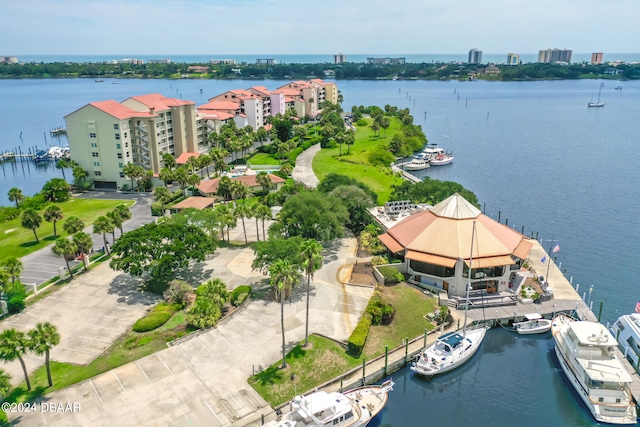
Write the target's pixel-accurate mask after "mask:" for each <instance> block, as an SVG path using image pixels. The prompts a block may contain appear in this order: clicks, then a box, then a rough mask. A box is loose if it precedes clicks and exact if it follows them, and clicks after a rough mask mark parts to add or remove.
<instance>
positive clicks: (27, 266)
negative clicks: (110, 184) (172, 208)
mask: <svg viewBox="0 0 640 427" xmlns="http://www.w3.org/2000/svg"><path fill="white" fill-rule="evenodd" d="M79 197H80V198H95V199H115V200H122V201H125V200H134V201H135V202H136V203H135V204H134V205H133V206H131V208H130V210H131V219H130V220H129V221H126V222H125V223H124V224H123V227H122V228H123V229H124V232H125V233H126V232H127V231H131V230H134V229H136V228H138V227H140V226H141V225H144V224H146V223H148V222H151V221H153V217H152V216H151V203H152V202H153V196H152V195H151V194H148V193H147V194H144V193H143V194H137V193H129V194H127V193H117V192H100V191H91V192H88V193H84V194H82V195H81V196H79ZM58 228H60V226H59V227H58ZM84 231H85V233H89V235H90V236H91V238H92V239H93V248H94V250H100V249H101V248H102V247H103V246H104V242H103V240H102V235H101V234H93V226H89V227H87V228H85V229H84ZM119 233H120V232H119V231H118V230H116V236H119ZM116 238H117V237H116ZM108 240H109V241H111V238H110V236H108ZM111 243H113V242H111ZM21 261H22V265H23V270H22V274H21V275H20V281H21V282H22V283H35V284H38V285H39V284H41V283H44V282H46V281H47V280H49V279H51V278H52V277H55V276H57V275H58V274H59V272H60V268H64V269H65V270H66V263H65V261H64V259H63V258H62V257H61V256H58V255H56V254H54V253H53V251H52V250H51V246H48V247H46V248H42V249H40V250H38V251H36V252H33V253H31V254H29V255H26V256H24V257H22V258H21ZM77 263H78V262H77V261H73V262H72V263H71V264H72V265H76V264H77Z"/></svg>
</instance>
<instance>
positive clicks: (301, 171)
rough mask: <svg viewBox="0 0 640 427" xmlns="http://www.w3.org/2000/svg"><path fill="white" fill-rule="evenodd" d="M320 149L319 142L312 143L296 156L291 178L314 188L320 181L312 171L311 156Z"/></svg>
mask: <svg viewBox="0 0 640 427" xmlns="http://www.w3.org/2000/svg"><path fill="white" fill-rule="evenodd" d="M318 151H320V143H318V144H315V145H312V146H311V147H309V149H307V150H304V151H303V152H302V153H300V155H299V156H298V157H297V158H296V166H295V167H294V168H293V172H292V173H291V178H293V179H295V180H296V181H298V182H301V183H303V184H304V185H306V186H307V187H311V188H316V187H317V186H318V184H320V181H319V180H318V177H317V176H316V175H315V174H314V173H313V167H312V163H313V157H314V156H315V155H316V153H317V152H318Z"/></svg>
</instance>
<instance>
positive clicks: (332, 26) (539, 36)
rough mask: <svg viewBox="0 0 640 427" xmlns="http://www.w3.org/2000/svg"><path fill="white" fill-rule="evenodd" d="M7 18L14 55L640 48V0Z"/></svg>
mask: <svg viewBox="0 0 640 427" xmlns="http://www.w3.org/2000/svg"><path fill="white" fill-rule="evenodd" d="M541 12H544V13H543V14H541ZM611 15H615V17H616V25H615V26H610V27H607V31H594V30H593V29H594V28H600V27H601V26H602V18H603V17H604V16H611ZM0 16H2V19H3V24H2V26H1V27H0V55H17V56H19V55H39V54H49V55H56V54H59V55H84V54H117V53H118V52H127V53H129V54H131V55H135V54H139V55H142V54H146V55H150V54H153V55H158V56H162V55H169V54H186V55H189V54H207V53H209V52H216V53H217V54H219V55H225V54H228V55H229V54H258V53H279V54H337V53H340V52H345V53H347V54H348V53H350V52H368V53H370V54H372V55H374V54H376V53H389V52H397V53H402V54H421V53H433V54H441V53H442V54H445V53H465V52H468V51H469V49H471V48H474V47H477V48H478V49H480V50H482V51H483V52H485V53H487V52H488V53H492V52H494V53H498V52H504V53H507V52H514V53H520V54H522V53H535V52H538V51H539V50H543V49H554V48H557V49H570V50H573V51H574V52H577V53H582V52H584V53H588V52H604V54H605V55H606V54H607V53H619V52H629V53H634V52H636V51H638V50H640V48H639V47H638V45H637V40H638V39H639V38H640V27H638V26H637V24H636V22H635V18H636V17H637V16H640V2H637V1H635V0H615V1H614V2H599V1H595V0H565V1H563V2H557V1H556V0H539V1H537V2H533V3H522V2H513V1H512V0H494V1H493V2H491V4H490V5H487V4H483V3H479V2H477V1H471V0H461V1H459V2H446V1H444V0H434V1H430V2H423V1H421V0H406V1H404V2H401V3H395V4H393V6H392V7H390V5H389V3H388V2H385V1H383V0H351V1H350V2H342V1H339V0H325V1H324V2H323V3H322V4H321V5H319V4H318V3H317V2H311V1H309V0H298V1H294V0H261V1H259V0H233V1H232V0H216V1H210V2H206V1H202V0H163V1H152V0H139V1H135V2H131V1H128V0H109V1H107V0H92V1H89V2H87V1H84V0H56V1H50V0H21V1H17V0H6V1H3V2H0ZM541 16H544V19H541ZM479 23H482V25H481V28H479V27H478V24H479ZM498 29H499V30H498Z"/></svg>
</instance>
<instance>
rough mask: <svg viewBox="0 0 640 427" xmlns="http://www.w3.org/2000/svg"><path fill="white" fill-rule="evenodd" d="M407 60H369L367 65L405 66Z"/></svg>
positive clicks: (387, 58)
mask: <svg viewBox="0 0 640 427" xmlns="http://www.w3.org/2000/svg"><path fill="white" fill-rule="evenodd" d="M406 62H407V58H389V57H386V58H367V64H372V65H403V64H405V63H406Z"/></svg>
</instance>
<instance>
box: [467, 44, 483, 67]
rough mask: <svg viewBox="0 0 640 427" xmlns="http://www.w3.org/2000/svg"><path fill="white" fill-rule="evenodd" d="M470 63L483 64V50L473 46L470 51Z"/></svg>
mask: <svg viewBox="0 0 640 427" xmlns="http://www.w3.org/2000/svg"><path fill="white" fill-rule="evenodd" d="M468 62H469V64H482V51H481V50H480V49H476V48H473V49H471V50H470V51H469V61H468Z"/></svg>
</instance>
